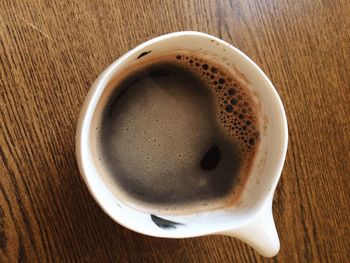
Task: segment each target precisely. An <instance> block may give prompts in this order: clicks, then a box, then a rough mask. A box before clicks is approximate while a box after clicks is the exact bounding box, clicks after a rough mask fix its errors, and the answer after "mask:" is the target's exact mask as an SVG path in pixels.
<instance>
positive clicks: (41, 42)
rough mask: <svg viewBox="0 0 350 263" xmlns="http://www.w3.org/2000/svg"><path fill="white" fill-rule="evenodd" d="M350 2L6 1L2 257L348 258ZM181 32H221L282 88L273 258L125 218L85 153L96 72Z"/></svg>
mask: <svg viewBox="0 0 350 263" xmlns="http://www.w3.org/2000/svg"><path fill="white" fill-rule="evenodd" d="M349 13H350V1H348V0H343V1H341V0H338V1H337V0H336V1H331V0H323V1H322V0H310V1H302V0H299V1H287V0H266V1H260V0H249V1H245V0H240V1H239V0H237V1H234V0H233V1H229V0H222V1H219V0H218V1H214V0H213V1H210V0H206V1H200V0H196V1H141V0H129V1H126V0H125V1H118V0H103V1H97V0H88V1H73V0H69V1H68V0H67V1H45V0H37V1H31V0H1V1H0V93H1V123H0V130H1V134H0V142H1V165H0V174H1V177H0V190H1V191H0V262H17V261H18V262H349V260H350V259H349V258H350V249H349V247H350V236H349V235H350V234H349V233H350V231H349V225H350V213H349V208H350V207H349V204H350V197H349V190H350V185H349V182H350V167H349V160H350V139H349V137H350V124H349V122H350V117H349V115H350V107H349V104H350V95H349V93H350V15H349ZM180 30H197V31H203V32H207V33H210V34H213V35H216V36H218V37H220V38H222V39H224V40H226V41H228V42H230V43H232V44H233V45H235V46H236V47H238V48H239V49H241V50H242V51H243V52H245V53H246V54H247V55H248V56H250V57H251V58H252V59H253V60H254V61H256V62H257V64H258V65H259V66H261V68H262V69H263V70H264V71H265V72H266V74H267V75H268V76H269V78H270V79H271V80H272V82H273V83H274V84H275V86H276V88H277V90H278V92H279V94H280V95H281V98H282V100H283V102H284V105H285V108H286V112H287V117H288V121H289V136H290V143H289V149H288V154H287V159H286V163H285V168H284V171H283V173H282V177H281V180H280V183H279V185H278V188H277V190H276V194H275V198H274V206H273V213H274V217H275V221H276V224H277V229H278V232H279V235H280V239H281V251H280V253H279V254H278V256H277V257H275V258H272V259H265V258H263V257H261V256H259V255H258V254H257V253H255V252H254V251H253V250H252V249H251V248H250V247H248V246H247V245H245V244H244V243H242V242H241V241H238V240H236V239H234V238H229V237H220V236H210V237H203V238H193V239H186V240H167V239H158V238H152V237H147V236H143V235H140V234H137V233H134V232H132V231H129V230H127V229H125V228H123V227H121V226H119V225H118V224H116V223H114V222H113V221H112V220H111V219H110V218H109V217H108V216H107V215H106V214H104V213H103V212H102V210H101V209H100V208H99V207H98V205H97V204H96V203H95V201H94V200H93V199H92V197H91V196H90V194H89V192H88V191H87V188H86V187H85V185H84V183H83V181H82V179H81V177H80V175H79V172H78V169H77V165H76V161H75V152H74V136H75V130H76V124H77V117H78V114H79V111H80V108H81V106H82V103H83V100H84V97H85V96H86V94H87V92H88V90H89V88H90V85H91V84H92V82H93V81H94V80H95V78H96V77H97V75H98V74H99V73H100V72H101V71H102V70H103V69H105V68H106V67H107V66H108V65H109V64H110V63H112V62H113V61H114V60H116V59H117V58H118V57H119V56H120V55H122V54H123V53H124V52H126V51H127V50H129V49H130V48H132V47H134V46H136V45H138V44H140V43H142V42H143V41H145V40H148V39H150V38H153V37H155V36H158V35H161V34H164V33H168V32H173V31H180Z"/></svg>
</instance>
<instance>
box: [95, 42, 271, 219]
mask: <svg viewBox="0 0 350 263" xmlns="http://www.w3.org/2000/svg"><path fill="white" fill-rule="evenodd" d="M177 50H192V51H195V52H196V53H203V54H205V55H207V56H210V57H212V58H213V59H214V60H215V61H217V62H219V63H222V64H227V63H228V62H229V63H230V65H231V66H232V67H233V69H234V70H235V71H236V72H237V74H238V75H239V76H240V77H241V78H245V79H246V80H247V81H248V84H249V85H248V88H250V89H251V90H252V92H254V93H255V94H257V96H258V97H259V99H260V106H261V107H260V114H259V116H260V120H259V126H260V131H261V141H260V146H259V148H258V152H257V155H256V159H255V162H254V165H253V168H252V170H251V175H250V176H249V179H248V181H247V183H246V188H245V190H244V192H243V194H242V196H241V199H240V201H239V203H238V204H237V205H235V207H234V208H232V209H233V210H234V211H235V213H236V214H237V213H240V212H242V213H245V212H248V211H249V210H251V209H255V208H256V207H259V205H260V204H261V203H262V202H263V199H265V197H267V195H268V193H269V191H271V190H272V188H273V185H274V181H275V178H276V175H275V174H274V173H273V172H272V170H273V169H271V167H270V168H269V165H270V164H269V162H270V161H269V159H268V158H267V156H268V153H269V149H270V148H271V147H270V145H269V144H270V143H271V140H270V138H271V132H272V131H271V124H273V120H271V119H270V118H269V116H271V115H270V114H268V112H269V110H270V111H271V110H273V109H269V108H267V107H266V105H269V103H270V101H269V98H268V96H269V92H267V96H265V95H266V94H265V93H264V92H265V88H266V87H265V86H266V80H265V79H264V78H263V77H262V76H261V75H259V74H260V72H258V70H257V69H255V68H252V65H250V64H249V63H248V62H247V59H246V58H245V57H243V56H242V54H240V53H238V51H236V50H233V49H232V47H231V46H230V45H228V44H227V43H225V42H222V41H220V40H217V39H216V38H213V39H210V38H208V37H206V38H203V37H194V36H190V35H183V36H181V37H180V36H177V37H174V38H171V37H168V38H166V39H164V40H162V41H158V42H155V43H151V44H148V45H147V46H145V47H143V46H142V45H141V46H139V47H138V48H136V49H134V50H132V51H131V52H129V53H127V54H126V55H124V56H123V57H121V58H120V59H119V60H118V61H117V64H113V65H112V66H111V69H110V72H109V74H111V75H112V76H117V74H118V72H120V70H121V68H122V67H123V68H124V67H128V66H132V64H134V63H135V61H136V60H137V57H138V56H140V55H142V54H145V53H147V56H157V55H159V54H164V53H165V52H167V51H168V52H169V51H177ZM109 82H110V83H109V85H108V84H107V85H106V88H107V89H108V88H113V84H114V83H115V80H113V78H110V81H109ZM263 91H264V92H263ZM264 94H265V95H264ZM270 95H271V94H270ZM101 104H102V105H103V104H104V103H101ZM101 104H100V105H101ZM96 110H97V111H99V110H100V109H99V104H97V107H96ZM275 126H276V125H275ZM275 136H276V135H275ZM267 168H269V169H267ZM267 171H269V172H267ZM218 212H219V211H218Z"/></svg>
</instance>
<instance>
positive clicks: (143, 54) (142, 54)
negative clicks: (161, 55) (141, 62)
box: [137, 50, 152, 59]
mask: <svg viewBox="0 0 350 263" xmlns="http://www.w3.org/2000/svg"><path fill="white" fill-rule="evenodd" d="M151 52H152V50H150V51H145V52H142V53H141V54H140V55H139V56H138V57H137V59H140V58H142V57H144V56H146V55H147V54H149V53H151Z"/></svg>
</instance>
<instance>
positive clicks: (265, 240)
mask: <svg viewBox="0 0 350 263" xmlns="http://www.w3.org/2000/svg"><path fill="white" fill-rule="evenodd" d="M272 198H273V196H272V195H271V196H270V197H269V198H268V199H267V200H266V202H265V203H264V205H262V207H261V208H260V210H259V211H258V212H257V213H256V214H255V215H254V216H253V217H252V218H251V220H249V221H248V222H247V223H244V224H243V225H241V226H239V227H237V228H235V229H232V230H228V231H225V232H223V233H222V234H224V235H227V236H232V237H235V238H238V239H240V240H242V241H243V242H245V243H246V244H248V245H249V246H251V247H252V248H254V249H255V250H256V251H257V252H258V253H259V254H260V255H262V256H264V257H274V256H276V255H277V253H278V252H279V249H280V241H279V238H278V234H277V230H276V226H275V223H274V220H273V215H272Z"/></svg>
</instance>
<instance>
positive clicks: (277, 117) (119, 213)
mask: <svg viewBox="0 0 350 263" xmlns="http://www.w3.org/2000/svg"><path fill="white" fill-rule="evenodd" d="M176 50H193V51H196V52H204V53H205V54H206V55H210V56H212V57H213V59H214V60H215V61H218V62H219V63H224V64H226V63H229V64H230V65H231V67H232V68H233V69H234V70H235V71H236V72H237V73H238V74H240V76H243V78H244V79H246V81H247V84H248V88H249V89H251V90H252V92H254V93H255V94H256V95H257V97H258V98H259V101H260V119H261V120H260V122H259V123H260V124H259V125H260V131H261V134H260V145H259V147H258V152H257V155H256V159H255V161H254V165H253V168H252V170H251V174H250V176H249V179H248V181H247V184H246V186H245V188H244V191H243V193H242V196H241V198H240V201H239V202H238V203H237V204H235V205H233V206H232V207H230V208H226V209H221V210H214V211H207V212H200V213H195V214H189V215H185V216H162V215H156V216H157V218H153V220H152V218H151V216H150V214H149V213H144V212H140V211H137V210H134V209H132V208H130V207H129V206H128V205H127V204H126V203H124V202H123V201H122V200H120V198H118V196H116V195H114V194H112V192H111V190H110V189H109V187H108V185H106V183H105V182H104V181H103V180H102V179H101V175H100V174H99V172H98V170H97V168H96V167H95V166H94V161H93V158H94V156H93V153H92V152H91V147H90V146H91V141H90V140H89V137H90V132H91V131H92V120H93V118H92V117H93V114H94V111H95V110H96V108H97V105H98V104H99V101H100V98H101V95H102V93H103V92H104V90H105V89H106V88H108V87H110V86H111V85H110V84H111V82H112V81H113V79H114V77H115V76H116V75H118V73H120V72H122V71H123V69H125V68H126V67H129V66H130V65H131V64H132V63H135V61H136V60H137V57H138V56H140V55H141V54H142V53H144V52H149V51H151V52H150V53H148V54H147V56H157V55H159V54H162V53H164V52H168V51H176ZM287 144H288V131H287V119H286V115H285V112H284V109H283V105H282V102H281V100H280V98H279V96H278V94H277V92H276V90H275V88H274V87H273V85H272V84H271V82H270V81H269V79H268V78H267V77H266V75H265V74H264V73H263V72H262V70H261V69H260V68H259V67H258V66H257V65H256V64H255V63H254V62H253V61H252V60H251V59H250V58H248V57H247V56H246V55H245V54H243V53H242V52H241V51H239V50H238V49H237V48H235V47H233V46H232V45H230V44H228V43H227V42H224V41H223V40H220V39H218V38H216V37H213V36H210V35H208V34H204V33H199V32H191V31H185V32H176V33H171V34H167V35H163V36H160V37H157V38H154V39H152V40H149V41H147V42H145V43H143V44H141V45H139V46H137V47H136V48H134V49H132V50H131V51H129V52H127V53H126V54H124V55H123V56H122V57H120V58H119V59H118V60H116V61H115V62H114V63H113V64H112V65H110V66H109V67H108V68H107V69H106V70H105V71H104V72H103V73H102V74H101V75H100V76H99V77H98V78H97V80H96V81H95V83H94V84H93V85H92V87H91V90H90V92H89V94H88V96H87V98H86V100H85V102H84V105H83V108H82V110H81V113H80V118H79V123H78V128H77V134H76V154H77V160H78V165H79V169H80V172H81V174H82V177H83V178H84V180H85V183H86V184H87V186H88V188H89V190H90V192H91V194H92V196H93V197H94V199H95V200H96V201H97V203H98V204H99V205H100V206H101V207H102V209H103V210H104V211H105V212H106V213H107V214H108V215H109V216H110V217H111V218H112V219H114V220H115V221H116V222H118V223H119V224H121V225H123V226H124V227H127V228H129V229H131V230H133V231H136V232H139V233H142V234H145V235H150V236H155V237H166V238H187V237H196V236H203V235H213V234H218V235H228V236H233V237H236V238H239V239H241V240H242V241H244V242H246V243H247V244H249V245H250V246H252V247H253V248H254V249H255V250H256V251H257V252H258V253H260V254H261V255H263V256H266V257H272V256H275V255H276V254H277V253H278V251H279V248H280V242H279V238H278V235H277V231H276V227H275V224H274V220H273V216H272V199H273V194H274V191H275V188H276V185H277V182H278V180H279V177H280V175H281V171H282V168H283V164H284V160H285V156H286V151H287ZM160 218H161V219H160ZM156 223H157V224H156Z"/></svg>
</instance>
